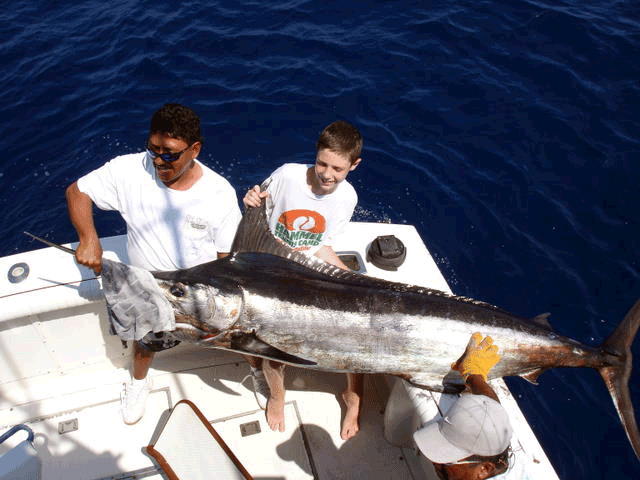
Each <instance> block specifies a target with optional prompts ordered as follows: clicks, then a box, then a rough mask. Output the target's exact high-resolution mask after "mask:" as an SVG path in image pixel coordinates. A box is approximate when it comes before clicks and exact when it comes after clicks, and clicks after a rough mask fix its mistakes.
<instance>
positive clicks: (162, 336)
mask: <svg viewBox="0 0 640 480" xmlns="http://www.w3.org/2000/svg"><path fill="white" fill-rule="evenodd" d="M179 343H180V340H177V339H176V338H175V337H174V336H173V335H171V332H158V333H153V332H149V333H147V334H146V335H145V336H144V337H142V339H140V340H139V341H138V344H139V345H140V346H141V347H143V348H144V349H146V350H150V351H152V352H161V351H162V350H168V349H170V348H173V347H175V346H176V345H178V344H179Z"/></svg>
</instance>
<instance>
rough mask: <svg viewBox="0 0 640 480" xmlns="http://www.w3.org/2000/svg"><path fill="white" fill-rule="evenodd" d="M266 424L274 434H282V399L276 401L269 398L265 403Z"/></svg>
mask: <svg viewBox="0 0 640 480" xmlns="http://www.w3.org/2000/svg"><path fill="white" fill-rule="evenodd" d="M267 423H268V424H269V427H270V428H271V430H273V431H274V432H275V431H276V430H278V431H280V432H284V399H282V400H276V399H274V398H272V397H269V401H268V402H267Z"/></svg>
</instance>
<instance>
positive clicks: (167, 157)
mask: <svg viewBox="0 0 640 480" xmlns="http://www.w3.org/2000/svg"><path fill="white" fill-rule="evenodd" d="M191 147H193V144H191V145H189V146H188V147H187V148H185V149H184V150H182V151H181V152H176V153H156V152H154V151H153V150H151V149H150V148H149V145H148V144H147V153H148V154H149V155H151V158H157V157H160V158H161V159H162V161H163V162H167V163H172V162H175V161H176V160H178V159H179V158H180V157H181V156H182V154H183V153H184V152H186V151H187V150H189V149H190V148H191Z"/></svg>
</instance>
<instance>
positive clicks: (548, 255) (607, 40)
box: [0, 0, 640, 480]
mask: <svg viewBox="0 0 640 480" xmlns="http://www.w3.org/2000/svg"><path fill="white" fill-rule="evenodd" d="M71 3H72V2H55V1H52V0H48V1H45V0H36V1H34V2H31V3H27V2H15V1H14V2H9V4H8V5H6V6H5V7H4V8H3V9H2V10H0V61H1V63H2V66H3V68H2V69H1V70H0V86H1V88H0V105H1V106H2V111H3V112H4V114H3V115H2V117H1V118H0V131H2V132H3V139H2V142H1V143H0V206H1V207H2V210H3V212H4V215H3V216H2V218H1V219H0V254H2V255H8V254H13V253H17V252H20V251H24V250H29V249H32V248H40V245H35V244H33V243H32V241H31V240H29V239H28V238H27V237H25V236H24V235H23V234H22V232H23V231H24V230H28V231H31V232H34V233H36V234H39V235H42V236H45V237H47V238H49V239H51V240H54V241H58V242H68V241H74V240H75V233H74V230H73V228H72V227H71V225H70V223H69V221H68V220H67V216H66V205H65V200H64V189H65V187H66V186H67V185H68V184H70V183H71V182H72V181H74V180H75V179H76V178H77V177H79V176H80V175H82V174H84V173H86V172H88V171H90V170H92V169H94V168H96V167H97V166H99V165H101V164H102V163H104V162H105V161H106V160H108V159H109V158H111V157H113V156H115V155H117V154H122V153H128V152H132V151H140V150H141V149H142V148H143V146H144V143H145V141H146V135H147V130H148V122H149V118H150V115H151V114H152V113H153V111H155V110H156V109H157V108H158V107H159V106H161V105H162V104H163V103H165V102H180V103H184V104H186V105H189V106H191V107H192V108H194V109H195V110H196V111H197V112H198V113H199V114H200V115H201V117H202V118H203V121H204V124H203V128H204V135H205V137H206V142H205V146H204V149H203V154H202V156H201V159H202V160H203V161H204V162H205V163H206V164H208V165H209V166H210V167H212V168H213V169H214V170H216V171H218V172H219V173H221V174H223V175H224V176H226V177H227V178H228V179H229V180H230V181H231V183H232V184H233V185H234V186H235V187H236V189H237V191H238V193H239V194H242V193H244V191H245V190H246V189H247V188H248V187H250V186H251V185H253V184H255V183H259V182H260V181H261V180H262V179H264V178H265V177H266V176H267V175H268V174H269V173H270V172H271V171H272V170H274V169H275V168H276V167H277V166H279V165H280V164H282V163H284V162H305V161H312V160H313V156H314V142H315V139H316V137H317V135H318V133H319V132H320V130H321V129H322V128H323V127H324V126H325V125H326V124H328V123H330V122H331V121H333V120H336V119H340V118H341V119H345V120H348V121H350V122H352V123H354V124H355V125H357V126H358V127H359V128H360V130H361V131H362V133H363V135H364V138H365V147H364V154H363V159H364V160H363V164H362V166H360V167H359V168H358V169H357V170H356V171H354V172H353V173H352V174H351V176H350V180H351V181H352V183H353V185H354V186H355V188H356V190H357V191H358V193H359V206H358V208H357V211H356V215H355V219H356V220H364V221H392V222H398V223H409V224H413V225H415V226H416V227H417V229H418V231H419V233H420V234H421V236H422V238H423V239H424V240H425V242H426V244H427V246H428V247H429V248H430V250H431V252H432V253H433V255H434V256H435V257H436V259H437V261H438V264H439V266H440V268H441V269H442V270H443V273H444V274H445V277H446V278H447V280H448V281H449V283H450V285H451V287H452V289H453V290H454V292H456V293H458V294H461V295H467V296H471V297H474V298H478V299H481V300H484V301H487V302H490V303H493V304H496V305H499V306H501V307H504V308H506V309H507V310H510V311H512V312H514V313H517V314H520V315H523V316H531V317H532V316H535V315H537V314H539V313H542V312H551V313H552V316H551V318H550V322H551V324H552V325H553V327H554V328H555V329H556V330H557V331H558V332H559V333H561V334H564V335H569V336H571V337H573V338H576V339H578V340H580V341H582V342H585V343H587V344H590V345H598V344H599V343H600V342H601V341H603V339H604V338H606V337H607V335H608V334H609V333H610V332H611V331H612V330H613V329H614V327H615V326H616V325H617V324H618V323H619V322H620V321H621V320H622V318H623V317H624V315H625V314H626V312H627V310H628V309H629V308H630V307H631V306H632V305H633V303H634V302H635V301H636V300H637V298H638V297H639V296H640V295H639V293H640V274H639V262H638V258H637V252H638V251H639V250H640V249H639V248H638V247H639V245H638V238H639V237H640V229H639V228H638V208H637V201H636V199H637V193H638V182H639V180H640V166H639V165H638V153H639V152H640V133H639V132H640V116H639V114H638V111H640V95H639V94H640V84H639V81H638V79H639V78H640V66H639V64H638V62H637V59H638V55H639V53H640V20H639V19H640V16H639V15H638V14H639V13H640V9H639V8H638V4H637V2H631V1H622V0H621V1H615V0H609V1H604V0H602V1H577V0H559V1H556V2H544V1H534V0H528V1H520V2H509V1H504V0H493V1H491V0H487V1H468V0H464V1H458V2H455V3H454V2H433V3H432V4H429V3H430V2H412V1H392V0H391V1H387V2H375V1H357V0H356V1H353V2H334V1H323V2H320V1H317V0H280V1H274V2H257V1H249V0H236V1H234V2H231V1H216V2H206V1H205V2H194V1H183V2H179V3H178V2H170V1H166V0H164V1H163V0H157V1H153V2H152V1H149V0H140V1H132V0H113V1H111V2H101V1H97V0H92V1H83V2H77V4H75V5H72V4H71ZM74 3H75V2H74ZM96 223H97V225H98V229H99V231H100V233H101V234H102V235H114V234H118V233H123V232H124V225H123V223H122V221H121V220H120V219H119V217H118V216H117V215H116V214H113V213H104V212H96ZM633 352H634V354H635V356H636V360H634V367H635V371H634V372H633V373H632V376H631V379H630V387H631V395H632V397H633V399H634V404H635V407H636V410H637V411H638V412H640V381H639V380H640V361H638V360H637V358H639V357H640V343H639V342H637V341H636V342H635V344H634V348H633ZM509 385H510V387H511V388H512V390H513V392H514V394H515V395H516V397H517V399H518V402H519V404H520V406H521V408H522V409H523V411H524V412H525V414H526V416H527V418H528V419H529V421H530V423H531V425H532V426H533V428H534V430H535V432H536V434H537V436H538V438H539V439H540V441H541V443H542V445H543V447H544V449H545V451H546V452H547V454H548V456H549V457H550V459H551V461H552V463H553V465H554V466H555V468H556V469H557V472H558V474H559V476H560V478H562V479H563V480H564V479H596V478H619V479H637V478H640V462H638V460H636V458H635V456H634V454H633V451H632V450H631V448H630V446H629V443H628V442H627V440H626V437H625V435H624V431H623V429H622V427H621V425H620V423H619V421H618V417H617V414H616V413H615V410H614V408H613V406H612V403H611V400H610V398H609V395H608V393H607V391H606V388H605V387H604V384H603V382H602V381H601V380H600V378H599V376H598V374H597V373H596V372H595V371H590V370H589V371H587V370H582V369H578V370H574V369H571V370H569V369H564V370H560V369H558V370H553V371H550V372H547V373H545V374H544V375H543V376H542V377H541V378H540V385H538V386H533V385H530V384H528V383H526V382H525V381H523V380H521V379H517V378H516V379H510V380H509Z"/></svg>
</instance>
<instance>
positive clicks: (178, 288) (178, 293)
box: [169, 283, 187, 297]
mask: <svg viewBox="0 0 640 480" xmlns="http://www.w3.org/2000/svg"><path fill="white" fill-rule="evenodd" d="M169 293H171V295H173V296H174V297H184V296H185V294H186V293H187V292H186V291H185V289H184V285H182V284H180V283H179V284H177V285H171V287H169Z"/></svg>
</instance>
